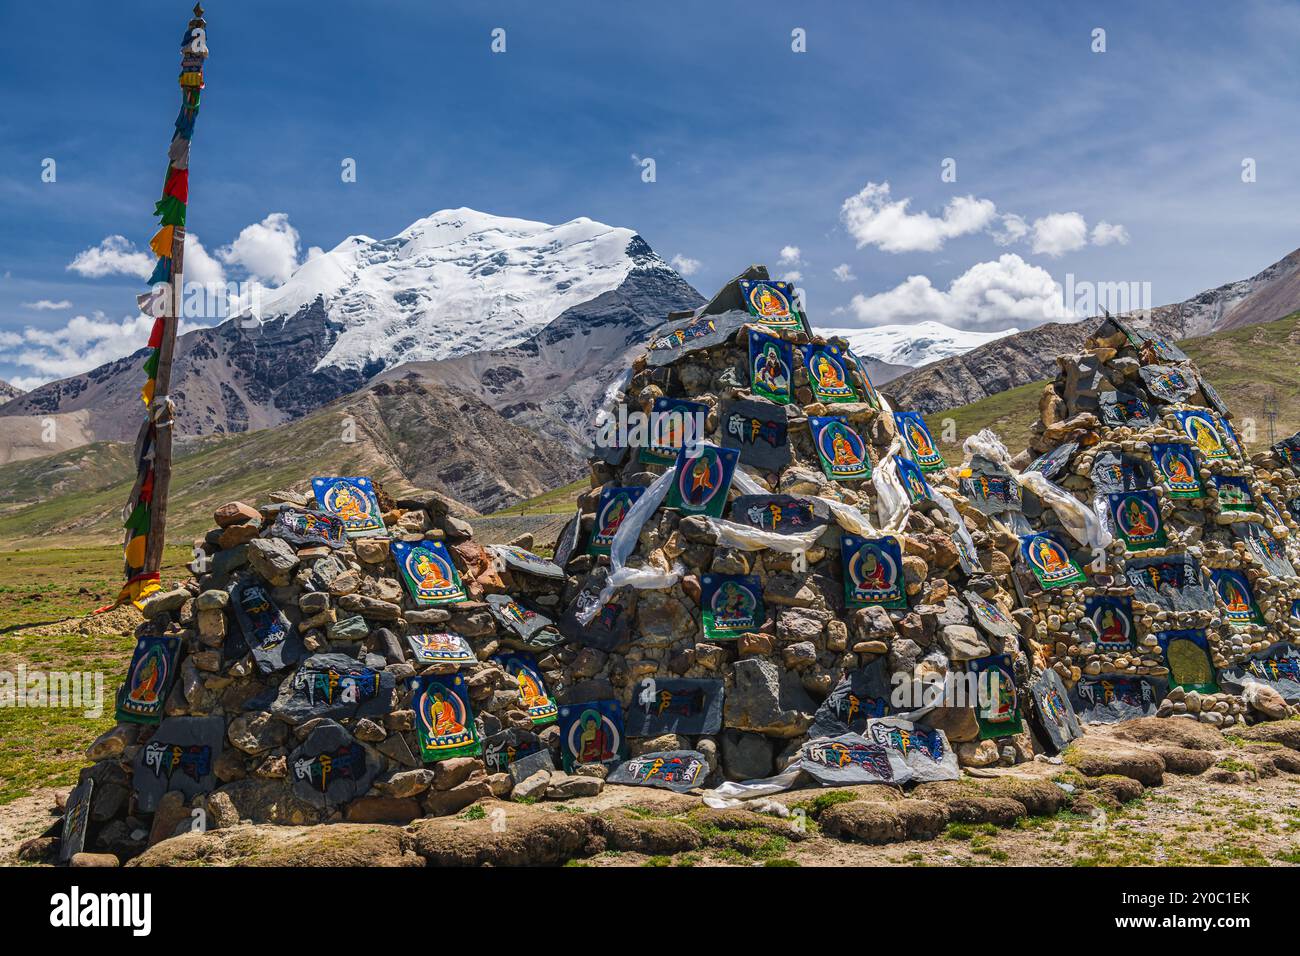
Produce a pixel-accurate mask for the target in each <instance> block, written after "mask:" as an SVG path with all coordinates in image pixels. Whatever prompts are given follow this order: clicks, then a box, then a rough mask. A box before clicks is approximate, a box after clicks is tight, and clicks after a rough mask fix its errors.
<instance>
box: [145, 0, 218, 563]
mask: <svg viewBox="0 0 1300 956" xmlns="http://www.w3.org/2000/svg"><path fill="white" fill-rule="evenodd" d="M189 28H190V29H189V31H188V32H187V36H188V35H192V34H193V31H195V30H196V29H197V30H200V31H202V32H201V33H200V34H199V36H200V37H201V40H195V41H194V45H192V46H191V47H190V48H189V49H188V50H182V51H181V53H182V56H181V64H182V66H181V69H182V76H184V75H185V73H184V71H185V69H186V67H185V61H186V59H187V58H192V57H196V56H197V57H201V58H203V59H206V58H207V55H208V49H207V35H206V34H207V22H206V21H205V20H204V19H203V7H202V5H200V4H197V3H196V4H195V5H194V18H193V19H192V20H190V22H189ZM190 89H191V87H190V86H187V85H186V83H185V81H184V80H183V79H182V82H181V102H182V104H183V103H184V101H185V96H186V95H187V94H188V93H189V91H190ZM184 268H185V228H184V227H182V228H179V229H177V230H176V233H175V238H174V239H173V241H172V275H171V283H170V284H171V288H170V290H169V292H168V296H167V303H168V304H167V311H166V314H165V315H164V318H163V335H162V342H161V343H160V345H159V348H158V371H157V374H156V375H155V377H154V382H155V384H154V396H153V400H152V401H151V402H150V403H149V416H150V420H151V421H152V422H153V427H154V463H153V467H154V480H153V499H152V503H151V505H150V509H149V510H150V521H149V536H148V539H147V541H146V544H145V561H144V569H145V572H146V573H152V572H157V571H160V570H161V569H162V559H163V547H164V545H165V543H166V542H165V535H166V531H167V492H168V489H169V488H170V486H171V477H172V433H173V432H174V431H175V429H174V427H173V426H174V423H175V415H174V412H175V408H174V406H173V404H172V401H171V398H170V393H171V382H172V357H173V355H174V354H175V351H176V329H177V326H178V325H179V324H180V319H179V316H180V315H181V312H182V304H183V302H184V287H185V277H184Z"/></svg>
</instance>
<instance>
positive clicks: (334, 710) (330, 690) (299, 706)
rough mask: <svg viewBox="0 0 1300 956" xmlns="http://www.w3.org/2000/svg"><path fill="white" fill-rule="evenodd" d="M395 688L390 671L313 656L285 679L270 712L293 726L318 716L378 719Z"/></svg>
mask: <svg viewBox="0 0 1300 956" xmlns="http://www.w3.org/2000/svg"><path fill="white" fill-rule="evenodd" d="M395 687H396V679H395V678H394V676H393V674H392V673H391V672H390V671H386V670H382V671H381V670H377V669H375V668H372V667H367V666H365V665H364V664H363V663H362V662H360V661H357V660H354V659H353V658H351V657H348V656H347V655H346V654H313V655H312V656H311V657H309V658H307V659H306V660H304V661H303V662H302V663H301V664H300V665H299V666H298V669H297V670H296V671H295V672H294V673H293V674H291V675H290V676H289V677H286V678H285V680H284V682H283V683H282V684H281V685H280V691H279V694H278V695H277V696H276V699H275V703H274V704H272V705H271V712H272V713H273V714H275V716H276V717H278V718H280V719H281V720H285V721H289V722H290V723H294V724H302V723H305V722H306V721H309V720H313V719H315V718H318V717H328V718H331V719H333V720H343V719H352V718H357V717H382V716H383V715H384V714H386V713H388V712H389V711H390V710H391V709H392V704H393V691H394V688H395Z"/></svg>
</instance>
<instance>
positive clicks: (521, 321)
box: [0, 209, 701, 442]
mask: <svg viewBox="0 0 1300 956" xmlns="http://www.w3.org/2000/svg"><path fill="white" fill-rule="evenodd" d="M700 301H701V298H700V296H699V293H697V292H696V291H695V290H694V289H692V288H691V287H690V286H689V285H688V284H687V283H686V282H685V281H684V280H683V279H682V278H681V277H680V276H679V275H678V274H677V273H676V272H675V271H674V270H673V269H672V268H671V267H670V266H669V265H667V264H666V263H665V262H664V261H663V260H662V259H660V258H659V256H657V255H656V254H655V253H654V251H653V250H652V249H651V248H650V246H649V245H648V244H647V243H646V242H645V240H643V239H642V238H641V237H640V236H638V235H637V234H636V233H635V232H634V231H633V230H631V229H624V228H617V227H614V226H607V225H604V224H603V223H599V222H594V221H593V220H590V219H585V218H583V219H574V220H572V221H571V222H567V223H564V224H562V225H557V226H552V225H547V224H546V223H540V222H529V221H527V220H523V219H510V218H505V217H500V216H492V215H488V214H486V213H481V212H475V211H474V210H472V209H451V210H444V211H442V212H437V213H434V214H433V215H431V216H429V217H427V218H424V219H420V220H417V221H416V222H414V223H412V224H411V225H410V226H409V227H408V228H406V229H404V230H403V231H402V232H400V233H398V234H397V235H396V236H393V237H392V238H390V239H379V240H376V239H371V238H368V237H365V236H353V237H350V238H348V239H345V240H344V241H343V242H341V243H339V245H338V246H336V247H335V248H334V249H332V250H331V251H330V252H327V253H324V254H323V255H319V256H317V257H316V258H314V259H312V260H311V261H309V262H307V263H306V264H305V265H303V266H301V267H300V268H299V269H298V270H297V271H296V272H295V273H294V274H293V275H292V276H291V277H290V278H289V279H288V281H287V282H286V283H285V284H284V285H282V286H281V287H279V288H278V289H276V290H275V291H274V292H273V293H270V294H267V295H265V296H264V298H263V301H262V302H261V303H260V306H259V308H258V309H257V317H258V318H259V319H260V322H259V321H253V322H250V321H249V317H248V315H244V316H237V317H235V318H232V319H230V320H227V321H226V322H223V323H222V324H221V325H218V326H214V327H212V328H207V329H199V330H196V331H193V332H189V333H187V334H185V335H183V336H181V337H180V339H179V340H178V341H177V348H176V358H175V361H174V365H173V370H172V388H171V397H172V399H173V400H174V401H175V402H176V405H177V410H178V414H177V422H178V425H179V429H180V433H181V434H184V435H206V434H213V433H231V432H243V431H252V430H256V429H260V428H268V427H272V426H275V425H279V424H281V423H282V422H285V421H289V420H291V419H296V418H300V417H302V416H303V415H306V414H308V413H310V412H312V411H314V410H315V409H317V408H319V407H320V406H322V405H324V404H326V403H327V402H330V401H333V400H334V399H337V398H339V397H341V396H343V395H347V394H350V393H352V392H355V391H356V390H357V389H359V388H361V387H362V386H363V385H365V384H366V382H367V381H369V380H370V379H371V378H373V377H374V376H376V375H377V374H379V373H380V372H383V371H385V370H389V369H393V368H395V367H396V366H399V365H404V364H408V363H411V362H416V361H419V362H421V363H422V364H432V365H438V364H439V362H438V361H437V360H444V361H445V360H449V359H452V358H454V357H459V358H461V359H472V358H476V357H477V356H480V355H487V356H492V357H493V359H492V361H491V362H487V363H480V362H477V361H476V362H475V364H474V370H475V371H476V372H477V371H478V369H479V368H480V366H481V367H482V372H483V375H484V376H485V377H486V378H488V379H490V381H489V382H487V383H486V384H490V385H492V386H493V387H492V388H487V389H485V388H478V387H474V388H471V389H470V390H472V391H476V392H479V393H480V394H482V395H483V397H484V398H485V399H486V400H487V401H488V403H489V404H490V405H492V406H493V407H494V408H499V409H502V408H505V407H506V406H509V405H510V404H511V403H516V404H517V403H519V402H528V401H529V400H530V399H531V396H530V395H525V394H523V392H524V391H526V390H525V389H523V388H522V386H523V385H525V384H527V385H529V386H531V387H534V388H542V387H543V386H545V387H547V388H549V389H550V391H551V392H554V393H555V395H554V400H557V401H559V402H560V404H561V405H566V403H567V406H572V408H568V409H567V410H566V414H572V415H577V414H578V413H579V412H580V409H579V408H578V406H581V405H583V404H584V403H585V398H584V397H583V396H581V395H576V394H575V395H574V396H569V397H568V399H566V398H565V396H563V395H560V394H559V393H560V392H563V390H564V388H565V384H564V383H563V382H559V381H556V380H554V377H552V379H551V380H549V381H548V382H540V381H532V382H527V381H525V380H526V379H527V378H528V377H529V376H527V375H525V374H523V373H521V371H520V365H519V362H522V361H524V360H528V359H530V357H531V360H532V361H533V363H534V364H538V363H539V362H540V365H541V366H545V368H546V370H547V371H548V372H549V371H559V370H562V369H563V368H564V367H565V364H566V363H567V364H568V365H575V367H576V359H574V358H573V355H572V354H571V353H573V352H574V350H575V348H577V347H578V346H583V348H582V351H583V352H584V354H585V352H586V351H587V350H589V349H590V348H592V347H594V345H595V344H599V346H600V347H601V348H603V349H605V350H606V351H608V352H609V353H610V354H609V356H608V357H609V358H613V355H614V352H616V351H619V350H620V349H623V348H626V347H627V346H628V345H630V344H631V343H632V342H635V341H641V340H643V339H644V338H645V337H646V336H647V335H648V333H649V331H650V329H652V328H654V327H655V326H656V325H658V324H660V323H661V322H662V321H663V320H664V316H665V314H666V312H667V311H669V310H672V309H682V308H691V307H693V306H695V305H697V304H698V303H699V302H700ZM593 335H595V336H596V339H594V340H593V339H592V338H591V337H592V336H593ZM141 344H142V345H143V343H141ZM516 352H518V353H519V354H518V355H516V354H515V353H516ZM144 357H145V352H144V350H143V349H141V350H140V351H139V352H136V353H135V354H133V355H131V356H128V357H126V358H123V359H119V360H117V361H115V362H110V363H108V364H106V365H103V366H100V367H99V368H96V369H94V370H92V371H90V372H87V373H85V374H84V375H77V376H73V377H72V378H67V379H63V380H60V381H57V382H50V383H48V384H46V385H43V386H41V387H40V388H37V389H35V390H33V391H31V392H28V393H27V394H25V395H22V396H19V397H18V398H16V399H14V400H12V401H10V402H8V403H6V404H5V405H4V406H3V407H2V408H0V442H3V441H4V432H5V425H6V423H5V418H4V417H5V416H32V415H49V414H52V413H59V412H73V411H78V410H83V409H84V410H85V412H86V414H87V416H88V418H89V423H88V432H89V434H90V435H91V438H89V439H88V440H97V439H111V440H118V441H129V440H131V439H132V438H133V436H134V433H135V430H136V429H137V428H138V427H139V420H140V398H139V392H140V386H141V384H142V381H143V378H142V373H141V371H140V365H141V363H142V362H143V361H144ZM583 361H584V362H585V365H584V366H583V368H584V373H583V374H584V378H592V377H599V374H601V368H600V367H599V363H594V360H593V359H590V358H584V360H583ZM552 365H554V366H556V368H551V366H552ZM528 371H532V370H531V369H529V370H528ZM611 374H613V373H611ZM459 378H460V379H461V381H458V382H456V383H455V385H454V386H453V387H459V388H461V389H462V390H464V389H466V388H469V387H470V386H477V385H478V379H477V378H476V377H475V376H471V375H469V373H468V372H467V371H464V370H462V373H461V374H460V376H459ZM440 380H441V377H440ZM512 380H513V381H512ZM448 384H449V385H451V384H452V383H450V382H449V383H448ZM605 384H606V383H604V382H594V381H592V382H588V381H585V380H584V381H582V382H577V381H575V382H574V383H573V385H574V387H575V388H576V389H578V390H579V391H582V390H585V389H592V388H594V389H599V388H603V387H604V385H605ZM512 411H515V412H517V411H520V409H513V410H512ZM503 413H506V414H509V413H508V412H503ZM545 418H546V415H545V414H542V415H541V419H543V420H544V419H545ZM528 424H529V425H533V426H534V427H535V428H536V430H541V431H544V430H545V429H543V428H540V427H538V425H541V424H544V421H540V422H539V423H538V424H537V425H534V423H533V422H531V421H529V422H528Z"/></svg>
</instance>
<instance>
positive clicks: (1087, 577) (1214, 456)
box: [965, 318, 1300, 729]
mask: <svg viewBox="0 0 1300 956" xmlns="http://www.w3.org/2000/svg"><path fill="white" fill-rule="evenodd" d="M1058 363H1059V365H1060V371H1059V373H1058V375H1057V377H1056V380H1055V381H1054V382H1053V383H1052V384H1050V385H1048V386H1046V387H1045V389H1044V391H1043V394H1042V398H1041V400H1040V402H1039V409H1040V413H1041V414H1040V419H1039V421H1038V422H1037V424H1036V425H1035V426H1034V437H1033V439H1032V441H1031V444H1030V447H1029V449H1028V450H1026V451H1025V452H1024V453H1022V454H1021V455H1020V456H1019V457H1018V458H1016V459H1015V460H1014V461H1013V462H1010V463H1009V464H1010V465H1011V466H1012V468H1018V469H1024V470H1026V471H1029V472H1038V473H1040V474H1041V475H1043V476H1045V477H1048V478H1051V479H1053V480H1055V481H1056V482H1057V483H1058V487H1059V488H1060V489H1064V490H1065V491H1067V492H1069V493H1070V495H1071V496H1072V497H1073V499H1075V501H1077V503H1078V505H1081V506H1083V507H1086V508H1088V509H1091V511H1092V513H1093V515H1094V516H1096V518H1097V520H1098V523H1099V524H1100V525H1101V526H1102V527H1103V528H1104V529H1105V531H1106V532H1107V534H1108V535H1109V536H1110V538H1111V540H1110V543H1109V544H1107V545H1105V547H1104V548H1103V549H1101V552H1100V553H1097V552H1096V551H1095V550H1093V549H1090V548H1088V547H1084V546H1083V545H1082V544H1081V542H1080V541H1079V540H1078V539H1077V538H1076V537H1073V536H1072V535H1071V533H1070V532H1069V530H1068V528H1067V527H1065V526H1068V525H1069V524H1070V523H1071V519H1070V518H1069V517H1068V508H1062V509H1057V508H1054V507H1053V506H1052V504H1051V502H1050V501H1048V500H1044V499H1041V498H1039V497H1037V496H1035V495H1034V494H1033V493H1032V492H1031V491H1030V490H1028V489H1026V490H1025V492H1024V494H1023V500H1020V501H1016V502H1014V506H1013V507H1011V508H1010V509H1009V511H1010V513H1011V517H1012V518H1013V521H1012V522H1009V523H1010V524H1013V525H1014V524H1019V525H1020V527H1019V530H1021V531H1025V532H1029V531H1031V530H1032V531H1038V532H1041V531H1048V532H1049V533H1052V534H1053V535H1054V538H1055V540H1056V541H1058V542H1061V543H1063V544H1065V545H1066V546H1067V547H1068V548H1069V550H1070V554H1071V560H1072V561H1073V562H1074V563H1075V564H1076V565H1077V569H1078V571H1079V572H1080V573H1079V574H1077V575H1068V576H1067V577H1073V578H1075V579H1076V582H1075V583H1071V582H1070V581H1069V580H1067V581H1066V583H1065V584H1064V586H1060V585H1048V586H1043V582H1042V581H1041V579H1040V578H1039V576H1038V575H1035V574H1034V573H1033V569H1032V568H1031V567H1030V566H1029V564H1028V562H1027V560H1021V561H1019V562H1018V564H1017V571H1016V578H1017V581H1016V583H1017V585H1018V586H1019V588H1020V590H1021V595H1022V598H1023V603H1024V604H1025V606H1026V607H1028V608H1029V609H1030V610H1031V612H1032V615H1033V624H1032V632H1031V637H1030V641H1029V644H1030V647H1031V648H1032V650H1033V656H1034V659H1035V664H1036V666H1037V667H1039V668H1050V669H1052V670H1054V671H1055V672H1056V673H1057V674H1058V675H1059V676H1060V678H1061V680H1062V681H1063V682H1064V683H1065V684H1066V685H1067V686H1068V687H1069V688H1070V690H1071V698H1072V700H1073V701H1074V703H1075V706H1076V708H1078V709H1079V710H1080V712H1081V713H1082V712H1083V708H1084V707H1087V706H1089V705H1092V704H1094V703H1101V702H1102V701H1103V700H1104V699H1108V698H1109V697H1110V695H1112V694H1113V693H1114V692H1115V688H1116V686H1123V685H1125V684H1127V686H1128V687H1129V688H1131V689H1133V688H1135V689H1136V691H1137V692H1136V694H1135V695H1133V696H1132V697H1131V702H1132V703H1133V707H1132V709H1125V708H1123V707H1121V708H1119V709H1118V710H1116V709H1112V710H1111V711H1110V716H1108V717H1107V716H1099V717H1098V719H1100V720H1103V721H1104V722H1110V721H1111V720H1115V719H1121V718H1125V717H1136V716H1140V715H1142V714H1148V715H1149V714H1151V713H1154V714H1156V715H1157V716H1161V717H1169V716H1175V715H1178V716H1185V717H1192V718H1196V719H1199V720H1200V721H1202V722H1204V723H1207V724H1211V725H1214V726H1216V727H1220V728H1224V729H1227V728H1230V727H1233V726H1234V725H1238V724H1240V723H1243V722H1245V721H1247V720H1251V721H1253V720H1261V719H1279V718H1282V717H1286V716H1287V715H1288V713H1291V714H1294V713H1296V708H1295V707H1294V706H1288V703H1287V700H1286V699H1284V698H1283V696H1282V694H1280V693H1278V691H1277V690H1276V687H1275V685H1276V683H1277V679H1278V678H1281V679H1282V681H1283V682H1284V685H1285V686H1288V687H1290V688H1294V687H1295V681H1296V677H1297V672H1296V661H1295V657H1296V654H1295V651H1294V650H1292V649H1291V648H1292V647H1293V646H1294V645H1296V644H1298V643H1300V603H1298V602H1300V579H1298V578H1297V577H1296V574H1295V570H1294V569H1295V568H1296V567H1300V564H1297V562H1298V561H1300V535H1297V533H1296V532H1297V531H1300V524H1297V519H1298V518H1300V478H1298V477H1297V476H1298V475H1300V465H1297V464H1296V462H1297V459H1296V458H1295V456H1294V448H1295V445H1296V443H1297V439H1296V438H1292V439H1288V440H1287V441H1285V442H1281V443H1279V444H1278V445H1275V446H1274V448H1273V449H1271V450H1270V451H1268V452H1266V453H1262V454H1256V455H1254V456H1252V457H1247V456H1246V454H1245V453H1244V447H1243V446H1242V445H1241V443H1240V441H1239V440H1238V437H1237V434H1236V432H1235V430H1234V429H1233V426H1232V419H1233V416H1232V414H1231V412H1230V411H1229V409H1228V408H1227V407H1226V406H1225V405H1224V403H1223V401H1222V399H1221V398H1220V396H1219V395H1218V393H1217V392H1216V391H1215V389H1214V388H1213V386H1212V385H1211V384H1210V383H1209V382H1207V381H1206V380H1205V379H1204V378H1203V377H1202V376H1201V375H1200V374H1199V372H1198V371H1197V370H1196V368H1195V367H1194V366H1193V364H1192V363H1191V362H1190V361H1189V360H1188V358H1187V356H1186V355H1185V354H1183V353H1182V351H1181V350H1179V349H1178V348H1177V347H1176V346H1174V345H1172V344H1170V343H1168V342H1166V341H1164V340H1161V339H1159V338H1157V337H1154V336H1151V335H1148V334H1145V333H1144V332H1142V331H1140V330H1138V329H1135V328H1131V327H1130V326H1129V325H1127V324H1126V323H1125V322H1123V321H1122V320H1119V319H1113V318H1112V319H1108V320H1107V321H1105V322H1104V323H1103V324H1102V325H1101V327H1100V328H1099V329H1098V331H1097V333H1096V334H1095V335H1094V336H1093V337H1092V338H1091V339H1089V340H1088V341H1087V342H1086V343H1085V346H1084V350H1083V351H1082V352H1080V353H1078V354H1075V355H1072V356H1069V357H1062V358H1060V359H1058ZM972 445H977V446H978V445H979V442H978V440H974V441H968V442H967V449H968V451H969V450H971V446H972ZM980 450H984V451H987V448H983V449H980V448H977V450H976V451H975V454H973V455H971V456H970V457H969V458H968V460H967V462H966V463H965V469H966V471H967V472H968V473H971V474H974V475H977V476H978V475H985V476H997V475H999V474H1001V473H1004V472H1005V469H1001V468H999V467H998V464H997V463H996V462H994V461H991V460H990V458H997V457H998V456H997V455H992V456H988V455H981V454H980V453H979V451H980ZM1035 456H1038V457H1037V458H1035ZM1066 504H1067V505H1068V504H1069V502H1068V501H1067V503H1066ZM1061 511H1066V512H1067V517H1066V518H1065V520H1063V519H1062V515H1061V514H1060V513H1059V512H1061ZM1031 526H1032V527H1031ZM1025 540H1026V541H1027V547H1032V545H1033V540H1034V539H1033V538H1032V537H1027V538H1026V539H1025ZM1269 662H1272V665H1271V666H1272V669H1271V670H1270V669H1269ZM1279 666H1280V668H1281V669H1280V670H1279V669H1278V668H1279ZM1288 668H1289V670H1288ZM1288 675H1289V678H1288ZM1270 678H1272V679H1270ZM1288 680H1289V683H1286V682H1287V681H1288ZM1287 697H1288V698H1290V699H1291V700H1295V699H1297V697H1296V696H1295V695H1293V694H1288V695H1287ZM1105 710H1106V709H1105V708H1104V707H1103V708H1101V710H1100V713H1105Z"/></svg>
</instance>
